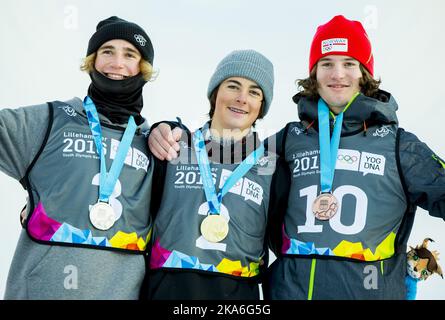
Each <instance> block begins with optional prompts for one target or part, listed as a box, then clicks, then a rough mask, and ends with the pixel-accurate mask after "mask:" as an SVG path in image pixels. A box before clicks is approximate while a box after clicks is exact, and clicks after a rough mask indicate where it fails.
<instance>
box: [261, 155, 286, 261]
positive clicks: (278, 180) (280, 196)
mask: <svg viewBox="0 0 445 320" xmlns="http://www.w3.org/2000/svg"><path fill="white" fill-rule="evenodd" d="M290 184H291V174H290V171H289V167H288V165H287V163H286V161H285V160H284V157H279V158H278V160H277V165H276V169H275V173H274V175H273V177H272V185H271V188H270V200H269V211H268V219H267V220H268V221H267V235H266V236H267V242H268V245H269V248H270V249H271V250H272V252H273V253H274V254H275V255H276V256H278V255H280V253H281V247H282V242H283V239H282V227H283V223H284V215H285V213H286V209H287V202H288V198H289V190H290Z"/></svg>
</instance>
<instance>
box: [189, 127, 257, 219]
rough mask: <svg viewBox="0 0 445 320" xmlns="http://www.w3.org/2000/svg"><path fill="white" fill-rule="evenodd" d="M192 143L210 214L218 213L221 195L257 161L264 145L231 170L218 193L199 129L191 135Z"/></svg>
mask: <svg viewBox="0 0 445 320" xmlns="http://www.w3.org/2000/svg"><path fill="white" fill-rule="evenodd" d="M193 143H194V146H195V153H196V158H197V160H198V166H199V171H200V173H201V177H202V183H203V186H204V192H205V195H206V199H207V203H208V205H209V211H210V214H220V212H221V211H220V210H221V203H222V199H223V197H224V196H225V195H226V194H227V192H229V190H230V189H231V188H232V187H233V186H234V185H235V184H236V182H237V181H238V180H239V179H240V178H242V177H243V176H244V175H245V174H246V173H247V172H248V171H249V170H250V169H251V168H252V167H253V166H254V165H255V163H256V162H257V160H258V159H259V158H260V157H261V156H262V155H263V154H264V145H263V144H261V146H260V147H259V148H258V149H256V150H255V151H253V152H252V153H251V154H249V155H248V156H247V157H246V158H245V159H244V161H243V162H241V163H240V164H239V165H238V167H237V168H236V169H235V171H233V172H232V174H231V175H230V177H229V178H228V179H227V180H226V181H225V183H224V185H223V187H222V188H221V190H219V192H218V194H217V193H216V190H215V185H214V184H213V178H212V172H211V170H210V162H209V158H208V156H207V150H206V147H205V141H204V136H203V134H202V132H201V131H200V130H196V132H195V134H194V135H193Z"/></svg>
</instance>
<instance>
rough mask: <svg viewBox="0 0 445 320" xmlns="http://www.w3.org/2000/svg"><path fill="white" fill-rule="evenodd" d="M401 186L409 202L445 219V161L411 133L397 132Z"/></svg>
mask: <svg viewBox="0 0 445 320" xmlns="http://www.w3.org/2000/svg"><path fill="white" fill-rule="evenodd" d="M399 134H400V137H399V159H400V167H401V171H402V183H404V187H405V190H406V192H407V195H408V200H409V202H410V203H412V204H414V205H416V206H419V207H421V208H423V209H425V210H427V211H428V212H429V214H430V215H431V216H435V217H440V218H442V219H444V220H445V162H444V161H443V160H442V159H441V158H439V156H438V155H437V154H436V153H434V152H433V151H431V149H430V148H429V147H428V146H427V145H426V144H425V143H423V142H422V141H420V140H419V139H418V138H417V137H416V136H415V135H414V134H412V133H409V132H406V131H404V130H403V129H400V130H399Z"/></svg>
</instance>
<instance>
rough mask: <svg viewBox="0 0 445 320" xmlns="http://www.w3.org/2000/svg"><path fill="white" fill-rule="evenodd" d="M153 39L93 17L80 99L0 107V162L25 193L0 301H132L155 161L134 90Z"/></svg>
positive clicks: (146, 237)
mask: <svg viewBox="0 0 445 320" xmlns="http://www.w3.org/2000/svg"><path fill="white" fill-rule="evenodd" d="M153 57H154V52H153V46H152V44H151V41H150V38H149V37H148V35H147V34H146V33H145V31H144V30H143V29H142V28H141V27H140V26H138V25H137V24H135V23H132V22H129V21H126V20H123V19H120V18H118V17H115V16H113V17H110V18H108V19H105V20H103V21H101V22H99V24H98V25H97V29H96V32H95V33H94V34H93V36H92V37H91V39H90V41H89V44H88V49H87V57H86V58H85V61H84V64H83V65H82V66H81V69H82V70H84V71H87V72H88V73H89V75H90V77H91V80H92V82H91V85H90V87H89V89H88V94H87V96H86V97H85V99H83V100H81V99H79V98H73V99H71V100H69V101H65V102H60V101H53V102H49V103H45V104H41V105H35V106H29V107H23V108H19V109H4V110H1V111H0V126H1V131H0V148H1V152H0V168H1V170H2V171H3V172H5V173H6V174H8V175H9V176H11V177H13V178H15V179H17V180H18V181H20V183H21V184H22V185H23V186H24V188H25V189H26V190H27V191H28V195H29V197H28V203H27V210H26V216H25V217H24V219H23V220H22V225H23V227H24V228H23V231H22V233H21V235H20V239H19V242H18V245H17V248H16V251H15V254H14V258H13V261H12V264H11V267H10V271H9V275H8V281H7V286H6V293H5V299H137V298H138V297H139V291H140V287H141V284H142V281H143V278H144V274H145V262H144V252H145V249H146V246H147V243H148V242H149V241H150V236H151V227H152V221H151V217H150V214H149V213H150V205H151V197H150V195H151V192H152V179H153V171H154V170H153V166H152V165H151V160H150V159H151V155H150V153H149V151H148V148H147V142H146V132H147V131H148V129H149V127H148V124H147V121H146V120H145V119H144V118H143V117H142V116H141V110H142V107H143V101H142V89H143V86H144V85H145V84H146V82H147V80H149V79H150V78H151V77H152V72H153V71H152V65H153Z"/></svg>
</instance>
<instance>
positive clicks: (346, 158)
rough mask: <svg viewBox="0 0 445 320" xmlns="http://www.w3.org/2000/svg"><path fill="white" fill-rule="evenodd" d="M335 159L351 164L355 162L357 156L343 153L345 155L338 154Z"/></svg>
mask: <svg viewBox="0 0 445 320" xmlns="http://www.w3.org/2000/svg"><path fill="white" fill-rule="evenodd" d="M337 159H338V160H339V161H344V162H346V163H349V164H353V163H354V162H356V161H357V160H358V158H357V157H356V156H352V157H351V156H350V155H347V154H345V155H343V154H339V155H338V156H337Z"/></svg>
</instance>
